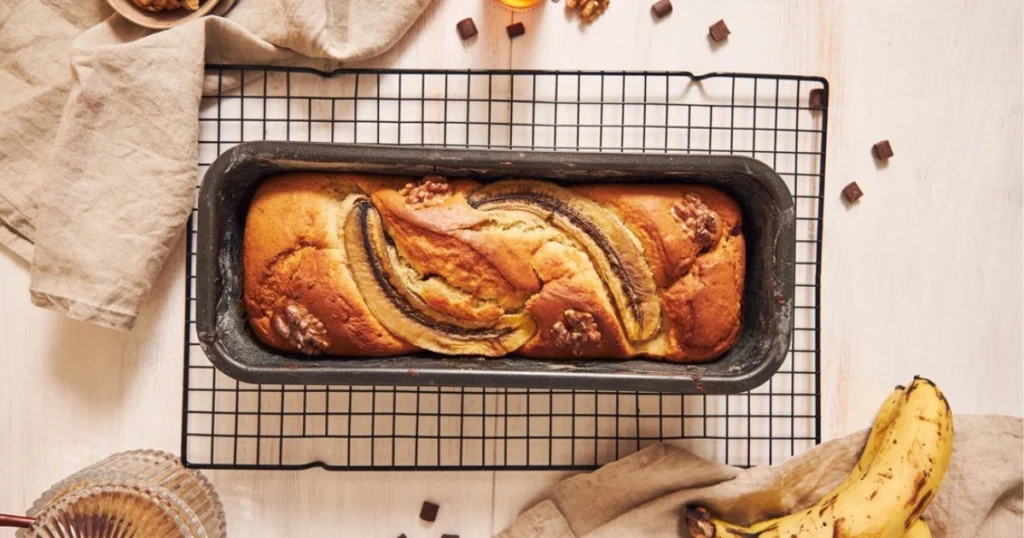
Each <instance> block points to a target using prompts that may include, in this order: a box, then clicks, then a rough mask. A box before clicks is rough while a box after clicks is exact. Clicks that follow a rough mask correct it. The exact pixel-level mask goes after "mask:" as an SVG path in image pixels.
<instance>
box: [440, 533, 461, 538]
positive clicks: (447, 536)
mask: <svg viewBox="0 0 1024 538" xmlns="http://www.w3.org/2000/svg"><path fill="white" fill-rule="evenodd" d="M441 538H459V535H458V534H442V535H441Z"/></svg>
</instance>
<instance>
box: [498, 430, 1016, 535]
mask: <svg viewBox="0 0 1024 538" xmlns="http://www.w3.org/2000/svg"><path fill="white" fill-rule="evenodd" d="M1022 429H1024V421H1022V420H1021V419H1020V418H1012V417H1004V416H968V417H957V418H955V423H954V430H955V440H954V443H953V459H952V460H951V462H950V467H949V471H948V472H947V474H946V478H945V480H944V481H943V483H942V486H941V487H940V488H939V492H938V495H936V496H935V499H934V500H933V501H932V503H931V505H929V507H928V509H927V510H926V511H925V513H924V516H923V518H924V519H925V521H927V522H928V525H929V527H930V528H931V531H932V534H933V535H934V536H935V537H936V538H943V537H949V538H961V537H962V538H974V537H981V536H984V537H986V538H991V537H1020V536H1024V518H1022V516H1021V512H1022V502H1024V462H1022V454H1024V444H1022V439H1024V432H1022ZM867 435H868V432H867V431H862V432H859V433H856V434H853V435H850V436H848V437H844V438H842V439H837V440H835V441H831V442H828V443H825V444H822V445H819V446H817V447H815V448H813V449H811V450H809V451H807V452H805V453H803V454H800V455H798V456H796V457H793V458H791V459H789V460H788V461H786V462H784V463H782V464H780V465H777V466H773V467H755V468H751V469H747V470H743V469H737V468H735V467H730V466H728V465H724V464H721V463H715V462H711V461H707V460H704V459H701V458H699V457H697V456H695V455H693V454H692V453H690V452H688V451H686V450H684V449H682V448H679V447H675V446H672V445H669V444H664V443H663V444H656V445H652V446H649V447H647V448H645V449H643V450H641V451H639V452H636V453H634V454H632V455H629V456H626V457H625V458H623V459H621V460H619V461H616V462H613V463H610V464H608V465H605V466H604V467H602V468H601V469H598V470H597V471H594V472H593V473H590V474H584V475H577V476H574V477H572V478H569V479H568V480H566V481H564V482H562V483H561V484H558V485H557V486H555V487H554V488H552V490H551V491H550V492H549V493H548V495H547V496H546V498H545V499H544V500H542V501H540V502H539V503H538V504H536V505H534V506H533V507H532V508H529V509H527V510H526V511H524V512H523V513H522V514H520V515H519V517H518V518H517V519H516V520H515V521H513V523H512V524H511V525H510V526H509V527H508V528H506V529H505V530H504V531H502V532H501V533H500V534H498V537H499V538H527V537H529V538H583V537H586V538H623V537H626V536H637V537H639V536H643V537H645V538H660V537H679V536H688V534H687V532H686V524H685V520H684V518H683V509H684V508H685V507H686V506H687V505H689V504H699V505H702V506H705V507H707V508H708V509H710V510H712V511H713V512H714V513H716V514H719V515H721V516H723V517H724V518H725V519H726V520H727V521H731V522H734V523H739V524H743V525H749V524H751V523H754V522H756V521H761V520H764V519H767V518H772V517H777V516H781V515H785V514H788V513H791V512H793V511H795V510H799V509H802V508H806V507H808V506H811V505H813V504H814V503H815V502H817V501H818V500H819V499H821V498H822V497H823V496H824V495H825V494H826V493H828V492H829V491H831V490H832V488H834V487H835V486H837V485H838V484H839V483H840V482H842V481H843V480H844V479H845V478H846V475H848V474H849V472H850V471H851V470H852V469H853V467H854V465H856V463H857V458H859V457H860V452H861V450H862V449H863V448H864V443H865V441H866V440H867Z"/></svg>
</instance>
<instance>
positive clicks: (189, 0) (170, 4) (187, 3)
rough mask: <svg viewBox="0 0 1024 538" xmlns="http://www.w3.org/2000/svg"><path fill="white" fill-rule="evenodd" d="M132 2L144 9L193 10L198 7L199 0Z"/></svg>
mask: <svg viewBox="0 0 1024 538" xmlns="http://www.w3.org/2000/svg"><path fill="white" fill-rule="evenodd" d="M132 2H134V3H135V5H137V6H139V7H140V8H142V9H144V10H146V11H168V10H171V9H178V8H185V9H187V10H189V11H195V10H197V9H199V0H132Z"/></svg>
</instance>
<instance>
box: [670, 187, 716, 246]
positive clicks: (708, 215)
mask: <svg viewBox="0 0 1024 538" xmlns="http://www.w3.org/2000/svg"><path fill="white" fill-rule="evenodd" d="M672 214H673V215H675V216H676V217H677V218H678V219H679V220H680V221H682V223H683V227H684V228H685V229H686V231H687V233H688V234H689V235H690V236H691V237H692V238H693V240H694V241H696V242H697V244H698V245H700V248H701V251H702V252H706V251H708V250H711V247H713V246H714V245H715V243H716V242H717V241H718V215H716V214H715V213H714V212H713V211H711V208H709V207H708V206H707V205H705V204H704V202H702V201H701V199H700V197H699V196H697V195H695V194H687V195H686V196H684V197H683V199H682V200H681V201H679V202H676V203H675V204H674V205H673V206H672Z"/></svg>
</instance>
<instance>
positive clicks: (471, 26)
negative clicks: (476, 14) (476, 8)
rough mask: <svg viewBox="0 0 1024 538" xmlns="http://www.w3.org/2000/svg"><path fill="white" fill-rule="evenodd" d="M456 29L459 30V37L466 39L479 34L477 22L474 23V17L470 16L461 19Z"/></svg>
mask: <svg viewBox="0 0 1024 538" xmlns="http://www.w3.org/2000/svg"><path fill="white" fill-rule="evenodd" d="M455 29H456V30H458V31H459V37H461V38H462V39H464V40H465V39H469V38H471V37H473V36H475V35H476V34H477V30H476V23H474V22H473V19H470V18H466V19H462V20H461V21H459V23H458V24H456V25H455Z"/></svg>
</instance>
